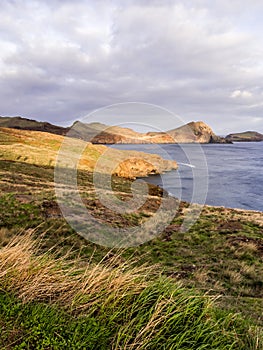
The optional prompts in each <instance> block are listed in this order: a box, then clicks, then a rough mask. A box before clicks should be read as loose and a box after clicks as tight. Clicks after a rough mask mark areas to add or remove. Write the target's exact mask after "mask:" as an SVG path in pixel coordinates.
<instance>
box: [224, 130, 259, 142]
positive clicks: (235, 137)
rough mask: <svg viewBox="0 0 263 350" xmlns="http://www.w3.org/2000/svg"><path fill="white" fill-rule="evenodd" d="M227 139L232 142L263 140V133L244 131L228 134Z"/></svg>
mask: <svg viewBox="0 0 263 350" xmlns="http://www.w3.org/2000/svg"><path fill="white" fill-rule="evenodd" d="M226 140H228V141H231V142H259V141H263V134H260V133H259V132H256V131H244V132H239V133H233V134H229V135H227V136H226Z"/></svg>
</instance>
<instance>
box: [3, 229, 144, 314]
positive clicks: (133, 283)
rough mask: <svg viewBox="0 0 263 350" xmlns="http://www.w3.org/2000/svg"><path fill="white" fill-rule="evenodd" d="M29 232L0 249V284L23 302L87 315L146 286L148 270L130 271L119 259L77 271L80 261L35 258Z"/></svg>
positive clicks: (35, 248) (35, 249)
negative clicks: (61, 308) (94, 309)
mask: <svg viewBox="0 0 263 350" xmlns="http://www.w3.org/2000/svg"><path fill="white" fill-rule="evenodd" d="M33 234H34V233H32V232H27V233H25V234H21V235H17V236H15V237H13V238H11V240H10V241H9V243H8V244H7V245H5V246H4V247H2V249H0V283H1V286H2V288H3V289H5V290H7V291H11V292H12V293H14V294H15V295H16V296H18V297H19V298H21V299H22V300H23V301H24V302H30V301H49V302H52V303H56V304H59V305H61V306H64V307H66V308H69V309H70V310H72V311H77V310H82V311H87V310H89V309H91V308H92V306H93V305H96V304H97V303H100V304H102V303H103V305H104V307H106V305H108V304H111V305H112V303H114V301H116V300H118V301H119V302H120V300H121V299H123V298H125V297H127V295H130V294H132V295H137V294H139V293H140V292H141V291H142V290H143V289H144V288H145V287H146V286H147V279H148V276H149V267H146V266H141V267H133V266H131V263H130V262H123V261H121V259H119V256H116V257H115V258H112V259H110V260H108V259H107V261H104V262H103V263H102V262H100V263H98V264H93V263H92V262H90V263H87V266H86V267H84V268H83V267H80V261H79V260H78V259H75V260H74V261H72V260H71V261H69V260H67V258H66V257H65V256H64V257H62V258H59V259H58V258H57V259H55V258H54V256H53V255H52V250H50V251H48V252H47V253H44V254H38V253H39V251H38V243H37V241H35V240H34V239H33Z"/></svg>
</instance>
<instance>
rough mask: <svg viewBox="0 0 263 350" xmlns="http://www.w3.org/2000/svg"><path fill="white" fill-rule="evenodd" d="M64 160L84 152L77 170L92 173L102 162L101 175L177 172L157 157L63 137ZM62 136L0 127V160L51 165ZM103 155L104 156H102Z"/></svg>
mask: <svg viewBox="0 0 263 350" xmlns="http://www.w3.org/2000/svg"><path fill="white" fill-rule="evenodd" d="M66 139H67V141H66V142H67V144H68V154H67V157H71V158H72V159H75V157H78V156H79V154H78V150H82V149H84V152H83V153H82V156H81V157H80V160H79V163H78V167H79V169H80V170H86V171H93V170H94V169H95V167H96V164H97V161H98V159H99V158H100V159H101V160H102V159H103V166H102V167H100V169H99V170H97V171H101V172H102V173H106V174H112V175H117V176H122V177H127V178H136V177H143V176H148V175H150V174H158V173H162V172H164V171H169V170H172V169H177V164H176V162H175V161H171V160H165V159H163V158H162V157H160V156H159V155H155V154H147V153H144V152H137V151H120V150H116V149H110V148H108V147H106V146H102V145H93V144H92V143H89V142H88V143H87V142H85V141H83V140H78V139H74V138H66ZM63 142H64V143H65V140H64V137H63V136H61V135H54V134H51V133H47V132H38V131H29V130H17V129H11V128H0V159H4V160H9V161H10V160H12V161H20V162H25V163H30V164H35V165H40V166H54V165H55V162H56V157H57V154H58V151H59V149H60V147H61V145H62V143H63ZM104 154H105V156H104ZM96 169H98V168H96Z"/></svg>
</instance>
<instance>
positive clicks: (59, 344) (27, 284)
mask: <svg viewBox="0 0 263 350" xmlns="http://www.w3.org/2000/svg"><path fill="white" fill-rule="evenodd" d="M82 263H83V261H81V260H79V259H78V260H74V261H72V260H71V261H70V262H69V261H68V260H67V259H66V258H60V259H56V258H54V256H52V254H51V253H50V252H47V253H45V254H41V253H40V252H39V251H38V249H37V241H36V240H32V233H30V234H23V235H21V236H16V237H14V239H12V240H10V241H9V243H8V244H7V245H5V246H4V247H2V249H1V250H0V266H1V270H0V271H1V274H0V281H1V286H2V288H1V290H2V291H1V293H0V301H1V303H0V305H1V306H0V316H1V322H0V329H1V336H0V344H1V348H2V349H10V348H12V349H65V348H66V349H84V348H85V349H102V350H103V349H105V350H106V349H107V350H108V349H189V350H190V349H195V350H198V349H200V350H201V349H220V350H221V349H244V350H245V349H246V350H248V349H260V346H261V343H260V334H259V333H258V332H259V331H258V330H257V329H256V328H252V327H251V326H250V325H249V323H247V322H245V321H244V320H243V319H242V318H241V317H240V316H238V315H234V314H231V313H226V312H222V311H220V310H218V309H216V308H215V307H214V306H213V301H212V300H211V298H209V297H208V296H206V295H202V294H199V293H197V292H196V291H194V290H187V289H185V288H183V287H182V286H180V285H179V284H177V283H171V281H170V280H169V279H168V278H165V277H161V276H160V275H159V273H158V269H157V267H151V270H150V268H149V267H147V266H141V267H136V266H134V265H133V264H132V262H128V263H127V262H126V261H125V262H122V259H121V257H120V256H118V257H117V258H116V256H115V257H114V258H113V259H112V260H110V261H108V262H107V263H105V262H100V263H99V264H93V263H92V261H90V263H89V264H88V265H86V264H85V265H86V266H82ZM153 269H155V270H156V273H154V274H152V270H153Z"/></svg>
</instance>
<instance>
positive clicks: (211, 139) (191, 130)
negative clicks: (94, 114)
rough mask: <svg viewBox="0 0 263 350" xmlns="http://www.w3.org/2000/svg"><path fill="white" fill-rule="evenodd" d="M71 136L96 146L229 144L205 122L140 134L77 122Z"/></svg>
mask: <svg viewBox="0 0 263 350" xmlns="http://www.w3.org/2000/svg"><path fill="white" fill-rule="evenodd" d="M70 133H71V136H73V137H78V138H81V139H84V140H85V139H88V140H91V141H92V143H95V144H115V143H129V144H143V143H229V142H230V141H228V140H225V139H224V138H221V137H219V136H217V135H215V133H214V132H213V130H212V129H211V128H210V127H209V126H208V125H207V124H205V123H204V122H200V121H199V122H191V123H188V124H186V125H183V126H181V127H179V128H176V129H172V130H169V131H167V132H148V133H139V132H136V131H134V130H132V129H129V128H122V127H118V126H108V125H105V124H101V123H89V124H84V123H81V122H76V123H75V125H74V128H73V129H72V130H71V131H70Z"/></svg>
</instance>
